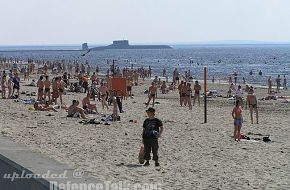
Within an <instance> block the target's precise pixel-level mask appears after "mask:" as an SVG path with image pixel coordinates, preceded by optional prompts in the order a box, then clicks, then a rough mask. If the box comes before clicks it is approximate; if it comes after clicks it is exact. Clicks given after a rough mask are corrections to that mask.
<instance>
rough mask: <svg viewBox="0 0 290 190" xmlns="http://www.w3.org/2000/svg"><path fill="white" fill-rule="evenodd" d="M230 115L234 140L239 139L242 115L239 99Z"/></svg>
mask: <svg viewBox="0 0 290 190" xmlns="http://www.w3.org/2000/svg"><path fill="white" fill-rule="evenodd" d="M232 117H233V119H234V126H235V129H234V139H235V140H236V141H240V138H241V127H242V123H243V116H242V107H241V103H240V100H237V101H236V106H235V107H234V109H233V111H232Z"/></svg>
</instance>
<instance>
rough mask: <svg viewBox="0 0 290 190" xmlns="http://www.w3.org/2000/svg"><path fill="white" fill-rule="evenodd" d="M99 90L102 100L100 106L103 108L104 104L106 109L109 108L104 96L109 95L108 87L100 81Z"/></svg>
mask: <svg viewBox="0 0 290 190" xmlns="http://www.w3.org/2000/svg"><path fill="white" fill-rule="evenodd" d="M99 90H100V96H101V100H102V108H103V109H105V106H106V107H107V109H109V107H108V104H107V102H106V97H107V96H108V95H109V89H108V87H107V86H105V85H104V83H101V86H100V89H99Z"/></svg>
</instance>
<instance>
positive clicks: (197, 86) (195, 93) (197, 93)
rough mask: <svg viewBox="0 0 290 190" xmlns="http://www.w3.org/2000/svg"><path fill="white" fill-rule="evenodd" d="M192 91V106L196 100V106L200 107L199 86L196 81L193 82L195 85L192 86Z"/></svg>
mask: <svg viewBox="0 0 290 190" xmlns="http://www.w3.org/2000/svg"><path fill="white" fill-rule="evenodd" d="M193 89H194V97H193V106H194V104H195V100H196V98H197V100H198V105H199V106H200V91H201V86H200V84H199V83H198V81H195V85H194V87H193Z"/></svg>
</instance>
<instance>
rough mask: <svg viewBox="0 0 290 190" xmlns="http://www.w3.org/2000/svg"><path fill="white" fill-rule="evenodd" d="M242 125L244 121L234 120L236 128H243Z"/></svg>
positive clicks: (240, 119)
mask: <svg viewBox="0 0 290 190" xmlns="http://www.w3.org/2000/svg"><path fill="white" fill-rule="evenodd" d="M242 123H243V119H242V118H237V119H235V120H234V125H235V126H240V127H241V126H242Z"/></svg>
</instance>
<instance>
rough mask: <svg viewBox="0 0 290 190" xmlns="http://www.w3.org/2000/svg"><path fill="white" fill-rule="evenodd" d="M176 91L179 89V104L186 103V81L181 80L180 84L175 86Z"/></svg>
mask: <svg viewBox="0 0 290 190" xmlns="http://www.w3.org/2000/svg"><path fill="white" fill-rule="evenodd" d="M177 89H178V91H179V103H180V106H183V104H184V105H186V103H185V99H186V83H185V82H183V81H181V82H180V85H178V87H177Z"/></svg>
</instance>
